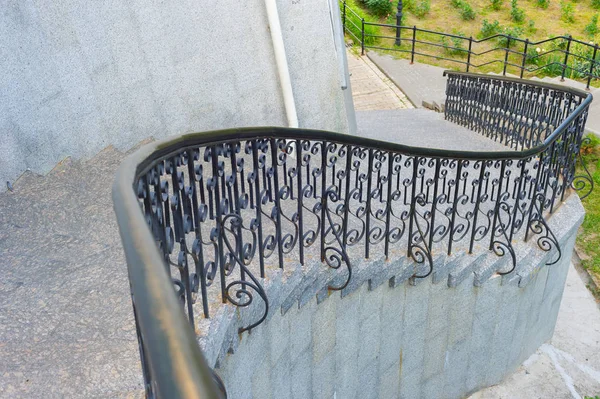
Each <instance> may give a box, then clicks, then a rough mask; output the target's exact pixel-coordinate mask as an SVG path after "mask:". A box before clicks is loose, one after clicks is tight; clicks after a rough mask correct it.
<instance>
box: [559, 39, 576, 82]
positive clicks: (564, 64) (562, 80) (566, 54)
mask: <svg viewBox="0 0 600 399" xmlns="http://www.w3.org/2000/svg"><path fill="white" fill-rule="evenodd" d="M568 38H569V41H568V42H567V50H566V51H565V59H564V61H563V65H562V74H561V75H560V81H561V82H564V81H565V75H566V73H567V66H568V65H567V63H568V62H569V54H571V53H570V52H571V42H572V41H573V37H571V35H569V36H568Z"/></svg>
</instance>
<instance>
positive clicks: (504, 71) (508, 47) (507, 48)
mask: <svg viewBox="0 0 600 399" xmlns="http://www.w3.org/2000/svg"><path fill="white" fill-rule="evenodd" d="M510 39H511V37H510V35H508V36H507V38H506V50H504V69H503V70H502V76H506V66H507V63H508V53H509V51H510Z"/></svg>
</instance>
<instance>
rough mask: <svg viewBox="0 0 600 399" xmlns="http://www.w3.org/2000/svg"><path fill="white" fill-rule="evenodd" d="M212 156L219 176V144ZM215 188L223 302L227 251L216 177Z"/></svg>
mask: <svg viewBox="0 0 600 399" xmlns="http://www.w3.org/2000/svg"><path fill="white" fill-rule="evenodd" d="M210 158H211V162H212V172H213V176H219V168H218V163H217V162H218V159H217V146H216V145H213V146H211V151H210ZM214 183H215V188H214V190H213V194H214V195H215V208H216V212H215V216H216V222H217V231H218V232H219V234H218V237H217V253H218V257H219V277H220V280H221V281H220V283H221V302H223V303H225V302H227V294H226V290H227V289H226V284H225V253H224V251H223V245H224V244H223V233H224V229H223V220H222V217H221V198H220V195H219V179H217V178H215V179H214Z"/></svg>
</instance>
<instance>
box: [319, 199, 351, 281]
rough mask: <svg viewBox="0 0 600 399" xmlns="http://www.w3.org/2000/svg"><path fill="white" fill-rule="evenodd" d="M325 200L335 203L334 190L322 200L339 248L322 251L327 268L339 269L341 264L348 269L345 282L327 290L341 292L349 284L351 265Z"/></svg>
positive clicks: (339, 231) (340, 233) (326, 248)
mask: <svg viewBox="0 0 600 399" xmlns="http://www.w3.org/2000/svg"><path fill="white" fill-rule="evenodd" d="M327 198H329V199H331V200H332V201H334V202H336V201H338V200H339V197H338V195H337V193H336V192H335V191H334V190H331V189H329V190H327V191H326V192H325V197H324V198H323V207H324V208H325V215H326V216H327V221H328V222H329V226H330V228H331V231H332V234H333V236H334V237H335V241H337V243H338V245H339V248H336V247H333V246H327V247H325V249H324V255H325V262H326V263H327V266H329V267H330V268H332V269H336V270H337V269H339V268H340V267H341V266H342V264H344V263H345V264H346V268H347V269H348V277H347V278H346V281H345V282H344V283H343V284H342V285H340V286H337V287H334V286H332V285H329V286H328V287H327V288H328V289H330V290H332V291H339V290H343V289H344V288H346V286H347V285H348V283H349V282H350V279H351V278H352V265H351V264H350V259H349V258H348V254H347V253H346V248H345V246H344V243H343V242H342V239H341V238H340V235H342V234H343V232H342V230H341V229H336V228H335V227H334V226H335V223H334V221H333V219H332V217H331V211H330V210H329V207H328V206H327Z"/></svg>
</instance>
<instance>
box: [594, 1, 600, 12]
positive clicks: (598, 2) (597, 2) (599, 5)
mask: <svg viewBox="0 0 600 399" xmlns="http://www.w3.org/2000/svg"><path fill="white" fill-rule="evenodd" d="M592 8H595V9H596V10H598V9H600V0H592Z"/></svg>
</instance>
